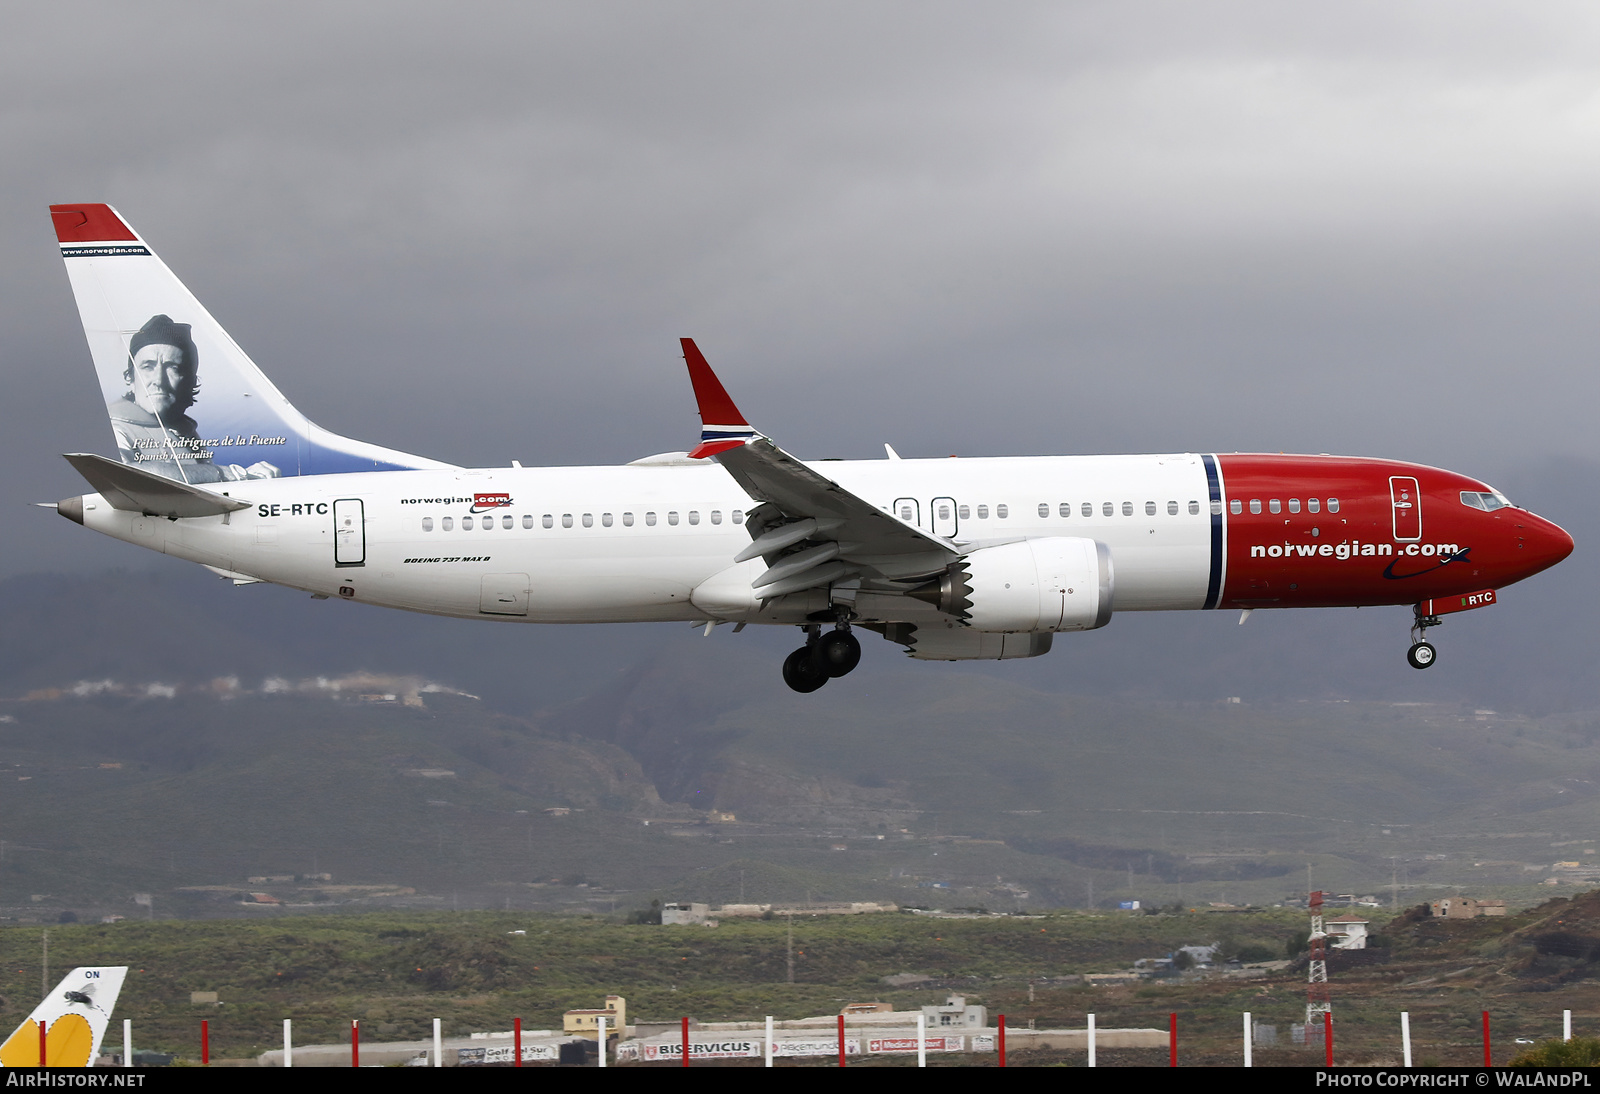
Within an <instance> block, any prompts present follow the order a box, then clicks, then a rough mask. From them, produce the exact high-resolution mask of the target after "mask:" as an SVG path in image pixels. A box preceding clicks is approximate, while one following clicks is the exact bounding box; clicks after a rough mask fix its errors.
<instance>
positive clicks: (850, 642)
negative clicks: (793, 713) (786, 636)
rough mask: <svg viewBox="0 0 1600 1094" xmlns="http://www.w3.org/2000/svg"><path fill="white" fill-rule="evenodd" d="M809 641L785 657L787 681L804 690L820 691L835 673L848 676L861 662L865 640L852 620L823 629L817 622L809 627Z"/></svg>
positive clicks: (801, 691)
mask: <svg viewBox="0 0 1600 1094" xmlns="http://www.w3.org/2000/svg"><path fill="white" fill-rule="evenodd" d="M805 632H806V644H805V645H803V646H801V647H800V648H799V649H797V650H795V651H794V652H793V653H791V654H790V655H789V656H788V657H786V658H784V660H783V682H784V683H785V684H788V685H789V687H790V688H792V689H794V690H795V691H798V692H800V693H801V694H807V693H810V692H813V691H816V690H817V689H818V688H820V687H821V686H822V685H823V684H826V683H827V682H828V681H829V680H832V679H833V678H834V677H835V676H846V675H848V674H849V673H850V672H851V670H853V669H854V668H855V667H856V666H857V665H859V664H860V663H861V642H860V640H859V639H857V638H856V636H855V635H853V634H851V633H850V624H848V623H840V624H839V626H838V627H836V628H835V629H833V630H831V631H829V632H828V633H827V634H823V633H822V628H821V627H820V626H818V625H817V624H815V623H812V624H809V625H807V626H806V628H805Z"/></svg>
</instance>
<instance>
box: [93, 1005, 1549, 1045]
mask: <svg viewBox="0 0 1600 1094" xmlns="http://www.w3.org/2000/svg"><path fill="white" fill-rule="evenodd" d="M1561 1039H1562V1040H1563V1041H1570V1040H1572V1012H1571V1011H1570V1010H1564V1011H1562V1012H1561ZM124 1040H126V1038H124Z"/></svg>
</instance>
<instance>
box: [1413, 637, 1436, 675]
mask: <svg viewBox="0 0 1600 1094" xmlns="http://www.w3.org/2000/svg"><path fill="white" fill-rule="evenodd" d="M1438 656H1439V651H1438V650H1436V649H1434V648H1433V643H1432V642H1418V643H1417V644H1416V645H1414V646H1412V647H1411V648H1410V649H1409V650H1407V651H1406V660H1407V661H1408V662H1410V664H1411V667H1412V668H1414V669H1425V668H1427V667H1428V666H1430V665H1432V664H1433V662H1434V660H1435V659H1436V658H1437V657H1438Z"/></svg>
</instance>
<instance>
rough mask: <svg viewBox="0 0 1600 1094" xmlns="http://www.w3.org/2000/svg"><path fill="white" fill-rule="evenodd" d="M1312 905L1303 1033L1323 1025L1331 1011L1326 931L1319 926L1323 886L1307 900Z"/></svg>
mask: <svg viewBox="0 0 1600 1094" xmlns="http://www.w3.org/2000/svg"><path fill="white" fill-rule="evenodd" d="M1306 903H1307V904H1308V905H1309V907H1310V909H1311V940H1310V941H1311V961H1310V963H1309V964H1308V965H1307V968H1306V1036H1307V1037H1309V1036H1310V1035H1311V1031H1312V1030H1317V1031H1318V1033H1319V1034H1320V1033H1321V1032H1322V1030H1324V1029H1325V1028H1326V1022H1325V1020H1324V1015H1328V1014H1331V1013H1333V1003H1332V1002H1331V1001H1330V1000H1329V999H1328V942H1327V940H1328V934H1327V932H1326V931H1324V930H1323V929H1322V890H1320V889H1319V890H1317V891H1316V892H1314V893H1312V894H1311V898H1310V900H1308V901H1307V902H1306Z"/></svg>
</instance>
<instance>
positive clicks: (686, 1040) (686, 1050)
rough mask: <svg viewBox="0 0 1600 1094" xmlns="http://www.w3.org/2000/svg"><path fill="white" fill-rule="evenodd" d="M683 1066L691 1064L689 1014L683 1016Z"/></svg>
mask: <svg viewBox="0 0 1600 1094" xmlns="http://www.w3.org/2000/svg"><path fill="white" fill-rule="evenodd" d="M683 1066H684V1067H688V1066H689V1016H688V1015H687V1014H685V1015H684V1016H683Z"/></svg>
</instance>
